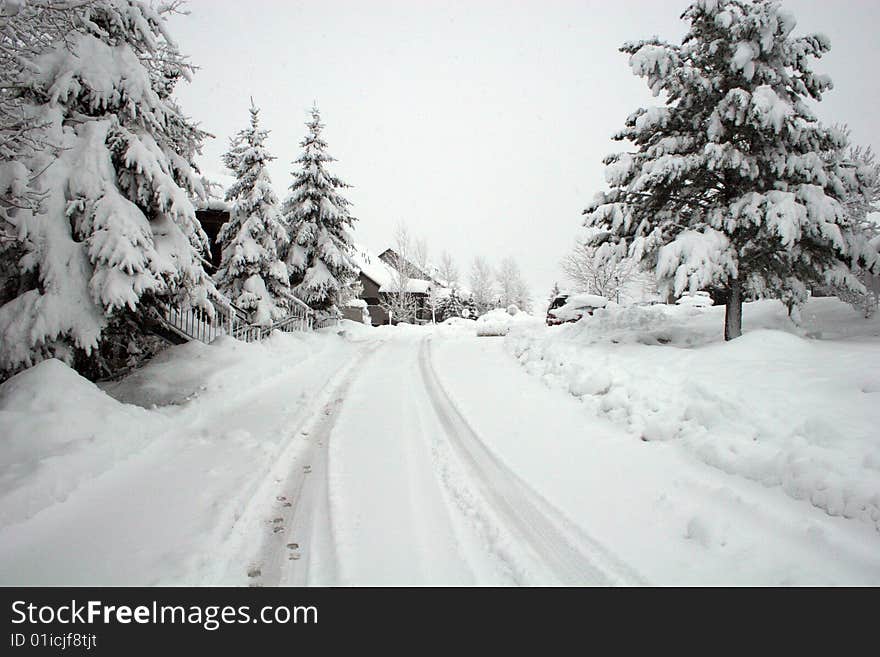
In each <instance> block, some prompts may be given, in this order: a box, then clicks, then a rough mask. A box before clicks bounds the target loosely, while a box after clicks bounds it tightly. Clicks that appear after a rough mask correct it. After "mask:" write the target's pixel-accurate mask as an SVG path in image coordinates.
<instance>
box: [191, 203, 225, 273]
mask: <svg viewBox="0 0 880 657" xmlns="http://www.w3.org/2000/svg"><path fill="white" fill-rule="evenodd" d="M196 219H198V220H199V223H200V224H201V225H202V230H204V231H205V234H206V235H207V236H208V243H209V244H210V247H211V258H210V260H211V265H212V270H211V271H216V270H217V268H218V267H219V266H220V255H221V253H220V245H219V244H217V235H219V234H220V228H222V226H223V224H225V223H226V222H227V221H229V213H228V212H224V211H222V210H196Z"/></svg>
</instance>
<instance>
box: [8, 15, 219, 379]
mask: <svg viewBox="0 0 880 657" xmlns="http://www.w3.org/2000/svg"><path fill="white" fill-rule="evenodd" d="M21 12H23V13H21ZM21 12H20V13H21V15H22V16H24V17H27V18H28V20H31V21H35V22H36V23H35V24H36V25H37V29H36V32H37V33H38V35H39V38H38V39H37V40H35V41H32V42H29V43H19V44H16V43H6V44H5V46H4V48H5V49H8V48H11V49H14V50H16V59H17V60H18V61H19V64H20V65H21V69H20V70H19V73H20V75H19V79H18V83H17V85H16V86H15V89H14V90H4V92H3V100H4V102H6V101H10V102H11V101H12V99H13V97H14V100H15V103H14V107H15V108H16V110H17V111H20V112H21V115H22V121H23V124H26V125H28V126H29V127H30V128H31V129H32V130H31V131H30V133H29V135H28V138H27V139H26V140H24V142H19V144H20V145H19V146H17V147H16V148H17V149H18V150H17V160H16V161H17V162H18V163H19V164H20V165H22V166H24V167H26V168H27V170H28V171H29V172H30V175H29V181H28V185H29V186H30V192H32V193H33V195H35V196H36V197H38V198H39V207H37V206H28V205H27V204H25V205H23V206H22V207H20V208H16V209H15V211H14V212H5V213H4V216H3V217H2V221H0V237H2V238H3V241H4V242H7V245H8V244H9V243H10V242H9V241H11V243H12V247H10V248H4V249H3V250H2V252H0V259H2V260H3V263H2V266H0V276H2V286H0V287H2V289H0V335H2V340H0V371H3V372H5V373H6V374H10V373H12V372H14V371H16V370H18V369H20V368H23V367H27V366H30V365H32V364H34V363H36V362H38V361H40V360H43V359H45V358H50V357H58V358H62V359H63V360H65V361H66V362H68V363H71V364H73V365H74V366H76V367H77V369H79V370H80V371H81V372H83V373H86V374H88V375H90V376H100V375H103V374H107V373H108V372H109V371H111V370H112V369H114V368H115V367H118V366H119V365H125V364H128V362H129V361H130V358H137V357H138V355H139V354H143V353H144V346H146V345H148V343H149V336H148V332H147V331H146V329H145V326H146V325H147V324H148V320H149V318H150V316H151V315H152V312H153V310H152V309H153V308H154V307H156V306H157V305H159V304H161V303H164V302H174V303H183V304H187V303H188V304H193V305H196V306H199V307H202V308H203V309H204V310H205V311H206V312H207V313H209V314H212V313H213V307H212V306H211V304H210V302H209V296H211V295H216V290H215V289H214V287H213V284H212V282H211V280H210V278H209V277H208V276H207V274H206V273H205V271H204V269H203V266H202V264H203V260H202V254H203V253H204V252H206V251H207V238H206V237H205V234H204V232H203V231H202V230H201V228H200V226H199V224H198V222H197V221H196V217H195V209H194V207H193V203H192V199H193V198H196V197H199V196H201V195H202V194H203V190H202V188H201V184H200V182H199V176H198V171H197V169H196V168H195V166H194V165H193V158H194V156H195V154H196V153H197V151H198V149H199V148H200V145H201V142H202V141H203V139H204V138H205V136H206V133H204V132H202V131H201V130H199V129H198V127H197V126H195V125H194V124H192V123H191V122H189V121H188V120H187V119H186V117H185V116H184V115H183V114H182V113H181V111H180V109H179V107H178V106H177V104H176V103H175V102H174V100H173V97H172V92H173V89H174V84H175V82H176V81H177V80H178V79H179V78H181V77H189V75H190V73H191V68H190V66H189V65H188V64H187V63H186V62H185V60H184V58H183V57H182V56H181V55H180V53H179V52H178V50H177V48H176V46H175V45H174V43H173V42H172V41H171V39H170V37H169V36H168V33H167V31H166V27H165V21H164V17H163V15H162V13H160V12H159V11H157V10H154V9H152V8H151V7H149V6H147V5H146V4H144V3H142V2H138V1H136V0H94V1H93V2H88V3H57V4H56V5H52V6H49V5H48V4H45V3H35V4H34V5H31V3H27V4H25V5H24V6H23V7H22V8H21ZM60 18H63V21H62V23H60V24H62V25H63V26H64V30H63V33H59V30H58V29H57V27H56V26H57V25H58V24H59V20H60ZM8 240H9V241H8Z"/></svg>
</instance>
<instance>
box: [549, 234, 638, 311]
mask: <svg viewBox="0 0 880 657" xmlns="http://www.w3.org/2000/svg"><path fill="white" fill-rule="evenodd" d="M560 266H561V267H562V271H563V272H564V273H565V275H566V277H568V279H569V280H570V281H571V283H572V284H573V285H574V286H575V287H576V288H577V289H578V290H579V291H582V292H589V293H590V294H598V295H599V296H603V297H605V298H607V299H613V300H615V301H619V300H620V294H621V290H622V288H623V287H624V286H625V285H626V284H627V283H630V282H633V281H635V280H636V279H637V277H638V276H639V274H640V272H639V268H638V265H637V263H635V262H633V261H632V260H621V261H619V262H614V261H610V262H609V261H608V260H604V259H601V258H599V259H597V258H596V247H593V246H590V245H588V244H586V243H584V242H578V243H577V245H576V246H575V247H574V248H573V249H572V250H571V251H570V252H569V253H568V254H567V255H566V256H565V257H564V258H563V259H562V262H561V263H560Z"/></svg>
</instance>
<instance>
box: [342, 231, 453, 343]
mask: <svg viewBox="0 0 880 657" xmlns="http://www.w3.org/2000/svg"><path fill="white" fill-rule="evenodd" d="M354 260H355V264H356V265H357V267H358V268H359V269H360V274H359V281H360V284H361V286H362V287H363V291H362V292H361V294H360V298H361V299H363V300H364V301H365V302H366V304H367V311H368V312H369V314H370V319H371V323H372V324H373V326H379V325H382V324H390V323H392V322H394V321H396V318H393V317H390V316H389V313H388V310H387V309H386V307H385V304H386V303H387V302H388V300H389V299H390V298H391V296H392V295H394V294H397V293H399V287H400V282H401V277H400V270H399V269H398V265H400V266H406V267H407V269H406V270H405V271H409V272H412V273H410V274H409V276H410V277H409V278H407V279H406V290H405V291H406V292H407V293H409V294H411V295H412V298H413V299H414V301H415V303H416V321H417V322H429V321H431V303H430V302H431V295H432V293H433V292H434V291H435V289H437V288H438V287H439V286H438V285H437V284H436V283H435V282H434V281H433V280H431V279H430V277H427V275H426V274H425V273H424V272H422V271H421V270H419V269H418V268H417V267H415V266H414V265H412V264H411V263H408V261H406V260H404V259H403V258H400V257H398V256H397V254H396V253H394V251H393V250H391V249H386V250H385V251H383V252H382V254H381V255H379V256H376V255H375V254H373V253H372V252H370V251H369V250H368V249H365V248H363V247H361V246H358V245H355V257H354Z"/></svg>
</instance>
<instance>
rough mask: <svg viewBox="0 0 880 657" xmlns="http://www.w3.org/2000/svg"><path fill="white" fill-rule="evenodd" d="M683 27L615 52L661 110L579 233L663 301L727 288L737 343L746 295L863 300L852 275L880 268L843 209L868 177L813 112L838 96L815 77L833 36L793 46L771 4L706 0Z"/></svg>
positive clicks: (615, 170)
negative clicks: (633, 267)
mask: <svg viewBox="0 0 880 657" xmlns="http://www.w3.org/2000/svg"><path fill="white" fill-rule="evenodd" d="M682 17H683V19H685V20H686V21H687V22H688V23H689V24H690V29H689V31H688V34H687V36H686V37H685V38H684V40H683V41H682V43H681V45H673V44H668V43H664V42H661V41H659V40H657V39H652V40H650V41H640V42H637V43H630V44H626V45H624V46H623V48H622V49H621V50H622V51H623V52H626V53H628V54H629V55H630V66H631V67H632V69H633V72H634V73H635V74H636V75H639V76H641V77H644V78H647V81H648V85H649V87H650V88H651V90H652V91H653V92H654V94H655V95H658V94H660V93H661V92H662V93H663V94H664V96H665V98H666V104H665V106H663V107H653V108H650V109H640V110H638V111H636V112H635V113H634V114H632V115H631V116H630V117H629V118H628V119H627V121H626V127H625V129H624V130H623V131H622V132H620V133H619V134H617V135H616V136H615V139H618V140H624V139H626V140H630V141H631V142H632V143H634V145H635V147H636V150H635V152H632V153H618V154H616V155H611V156H609V157H608V158H606V160H605V163H606V164H607V165H608V168H607V170H606V179H607V180H608V182H609V185H610V186H611V188H612V189H611V191H609V192H607V193H604V194H600V195H598V196H597V198H596V200H595V201H594V202H593V204H592V205H591V206H590V207H588V208H587V210H585V214H586V215H587V219H586V221H585V224H586V225H587V226H589V227H594V228H596V229H599V230H598V233H597V236H596V238H595V239H594V240H593V244H594V245H597V246H598V245H601V248H600V249H599V253H598V255H599V256H600V257H602V258H604V259H608V260H612V261H613V260H621V259H623V258H625V257H627V256H630V257H633V258H634V259H636V260H642V261H644V262H645V264H646V265H648V266H649V267H651V268H653V269H654V271H655V272H656V276H657V281H658V283H659V285H660V286H661V287H662V288H663V291H664V292H665V293H668V292H669V291H670V290H673V291H674V292H675V293H676V294H680V293H681V292H682V291H684V290H685V289H686V288H689V289H691V290H698V289H705V288H708V287H719V288H722V289H724V290H725V292H726V294H727V299H728V301H727V313H726V318H725V330H724V333H725V339H732V338H735V337H737V336H739V335H740V334H741V330H742V328H741V327H742V300H743V297H744V295H746V294H749V295H753V296H757V297H776V298H780V299H783V300H789V301H791V302H794V303H800V302H802V301H804V300H805V299H806V297H807V295H808V289H809V286H811V285H816V284H824V285H832V286H844V287H848V288H852V289H859V288H860V287H861V284H860V283H859V282H858V280H857V279H856V278H855V277H854V276H853V274H852V272H851V268H852V267H855V266H858V265H859V264H862V265H865V266H870V267H880V262H878V258H877V254H876V253H871V250H870V248H869V247H868V244H867V242H866V240H865V239H864V237H863V236H861V235H860V234H859V233H858V231H857V230H855V229H854V228H855V227H854V226H853V222H852V221H851V219H850V218H849V217H848V216H847V212H846V210H845V208H844V207H843V204H842V201H843V199H844V197H845V195H846V194H847V193H848V190H853V189H859V188H861V187H863V186H864V185H865V175H866V172H865V171H863V170H861V169H859V168H850V167H846V166H844V165H843V163H842V155H843V150H844V149H845V147H846V139H845V136H844V135H843V133H842V131H840V130H838V129H834V128H828V127H825V126H823V125H821V124H820V123H819V121H818V120H817V119H816V117H815V116H813V114H812V113H811V111H810V109H809V107H808V106H807V101H809V100H811V99H812V100H816V101H818V100H821V98H822V94H823V92H824V91H826V90H827V89H829V88H830V87H831V81H830V80H829V79H828V78H827V77H825V76H822V75H818V74H816V73H814V72H813V71H812V70H811V68H810V59H811V58H816V59H818V58H820V57H821V56H822V55H823V54H824V53H826V52H827V51H828V50H829V48H830V45H829V43H828V41H827V39H825V38H824V37H822V36H818V35H811V36H805V37H798V38H795V37H793V36H791V33H792V30H793V29H794V27H795V20H794V18H793V17H792V16H791V15H790V14H788V13H786V12H784V11H782V10H781V8H780V6H779V3H778V2H776V1H774V0H757V1H756V2H753V3H752V2H745V1H740V0H698V1H697V2H694V3H693V4H692V5H691V6H690V7H689V8H688V9H687V10H686V11H685V12H684V14H683V15H682Z"/></svg>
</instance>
